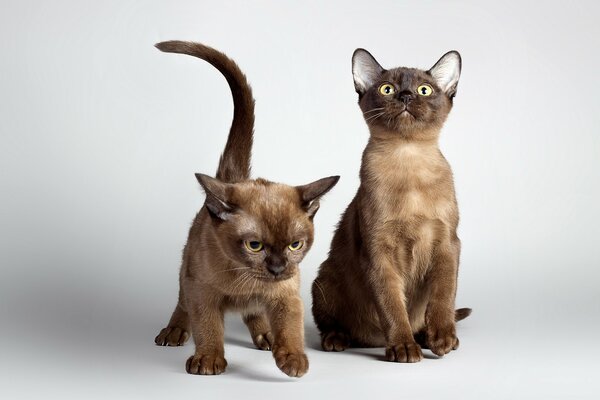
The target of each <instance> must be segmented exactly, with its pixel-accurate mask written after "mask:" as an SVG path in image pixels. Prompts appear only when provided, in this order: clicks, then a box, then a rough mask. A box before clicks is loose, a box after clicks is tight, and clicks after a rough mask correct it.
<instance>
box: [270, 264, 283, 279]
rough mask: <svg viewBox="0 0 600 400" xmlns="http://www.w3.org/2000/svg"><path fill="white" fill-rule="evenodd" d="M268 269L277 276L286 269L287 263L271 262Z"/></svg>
mask: <svg viewBox="0 0 600 400" xmlns="http://www.w3.org/2000/svg"><path fill="white" fill-rule="evenodd" d="M267 269H268V270H269V272H270V273H271V274H273V275H275V276H279V275H281V273H282V272H283V270H284V269H285V265H283V264H269V265H267Z"/></svg>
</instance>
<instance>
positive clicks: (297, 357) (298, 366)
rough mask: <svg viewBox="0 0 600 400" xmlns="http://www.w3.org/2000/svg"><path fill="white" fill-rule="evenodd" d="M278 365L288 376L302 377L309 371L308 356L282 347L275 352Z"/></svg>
mask: <svg viewBox="0 0 600 400" xmlns="http://www.w3.org/2000/svg"><path fill="white" fill-rule="evenodd" d="M273 356H274V357H275V363H276V364H277V367H278V368H279V369H280V370H281V371H282V372H283V373H284V374H286V375H287V376H291V377H293V378H300V377H301V376H302V375H304V374H305V373H306V372H307V371H308V357H306V354H304V353H290V352H288V350H287V349H285V348H280V349H278V350H277V351H276V352H274V353H273Z"/></svg>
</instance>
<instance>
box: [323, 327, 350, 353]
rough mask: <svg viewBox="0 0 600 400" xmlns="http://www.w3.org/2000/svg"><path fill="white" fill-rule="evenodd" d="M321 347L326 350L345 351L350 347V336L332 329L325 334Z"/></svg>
mask: <svg viewBox="0 0 600 400" xmlns="http://www.w3.org/2000/svg"><path fill="white" fill-rule="evenodd" d="M321 347H322V348H323V350H325V351H344V350H346V349H347V348H348V347H350V336H349V335H348V334H346V333H344V332H340V331H330V332H327V333H325V334H323V339H322V340H321Z"/></svg>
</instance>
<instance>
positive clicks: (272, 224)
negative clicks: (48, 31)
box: [155, 41, 339, 377]
mask: <svg viewBox="0 0 600 400" xmlns="http://www.w3.org/2000/svg"><path fill="white" fill-rule="evenodd" d="M156 47H157V48H158V49H159V50H161V51H164V52H170V53H183V54H188V55H192V56H195V57H199V58H201V59H204V60H206V61H208V62H209V63H210V64H212V65H213V66H214V67H215V68H217V69H218V70H219V71H220V72H221V73H222V74H223V75H224V76H225V78H226V79H227V82H228V83H229V87H230V89H231V93H232V94H233V103H234V115H233V122H232V125H231V130H230V132H229V137H228V140H227V144H226V145H225V150H224V151H223V154H222V156H221V159H220V161H219V167H218V169H217V174H216V179H215V178H211V177H209V176H207V175H203V174H196V177H197V179H198V181H199V182H200V185H201V186H202V188H203V189H204V191H205V192H206V201H205V203H204V206H203V207H202V209H201V210H200V211H199V212H198V214H197V215H196V218H195V219H194V222H193V224H192V227H191V228H190V231H189V236H188V240H187V243H186V245H185V248H184V251H183V259H182V265H181V272H180V276H179V282H180V290H179V301H178V303H177V306H176V307H175V311H173V315H172V316H171V319H170V321H169V324H168V325H167V327H166V328H164V329H162V330H161V331H160V333H159V334H158V336H157V337H156V339H155V342H156V344H158V345H163V346H165V345H169V346H180V345H183V344H184V342H185V341H186V340H187V339H188V337H189V335H190V334H191V335H192V336H193V338H194V342H195V345H196V351H195V353H194V355H193V356H191V357H190V358H189V359H188V360H187V363H186V370H187V372H188V373H190V374H201V375H214V374H220V373H222V372H224V371H225V368H226V366H227V362H226V361H225V354H224V344H223V329H224V327H223V314H224V312H226V311H228V310H237V311H240V312H241V313H242V316H243V320H244V322H245V323H246V325H247V326H248V329H249V330H250V334H251V335H252V340H253V342H254V344H255V345H256V347H258V348H259V349H262V350H272V352H273V356H274V357H275V361H276V364H277V366H278V367H279V368H280V369H281V370H282V371H283V372H284V373H286V374H287V375H289V376H294V377H300V376H302V375H304V374H305V373H306V372H307V370H308V359H307V358H306V354H305V353H304V325H303V313H304V312H303V306H302V300H301V298H300V295H299V285H300V278H299V271H298V269H299V268H298V266H299V263H300V261H302V259H303V258H304V256H305V255H306V253H307V252H308V250H309V249H310V247H311V245H312V243H313V217H314V216H315V213H316V212H317V210H318V208H319V199H320V198H321V196H323V195H324V194H325V193H326V192H327V191H329V190H330V189H331V188H332V187H333V186H334V185H335V184H336V183H337V181H338V179H339V177H338V176H332V177H328V178H323V179H321V180H318V181H316V182H313V183H309V184H307V185H303V186H295V187H294V186H287V185H284V184H280V183H273V182H269V181H267V180H264V179H256V180H251V179H249V175H250V152H251V148H252V138H253V125H254V99H253V98H252V91H251V88H250V86H249V84H248V82H247V81H246V77H245V76H244V74H243V73H242V72H241V71H240V69H239V68H238V66H237V65H236V64H235V63H234V62H233V61H232V60H231V59H229V58H227V56H225V55H224V54H223V53H220V52H219V51H217V50H214V49H212V48H210V47H207V46H204V45H202V44H199V43H191V42H179V41H170V42H163V43H159V44H157V45H156Z"/></svg>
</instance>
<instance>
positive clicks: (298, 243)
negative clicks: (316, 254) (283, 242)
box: [288, 240, 304, 251]
mask: <svg viewBox="0 0 600 400" xmlns="http://www.w3.org/2000/svg"><path fill="white" fill-rule="evenodd" d="M302 246H304V240H296V241H295V242H293V243H291V244H290V245H289V246H288V248H289V249H290V250H291V251H296V250H300V249H301V248H302Z"/></svg>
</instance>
